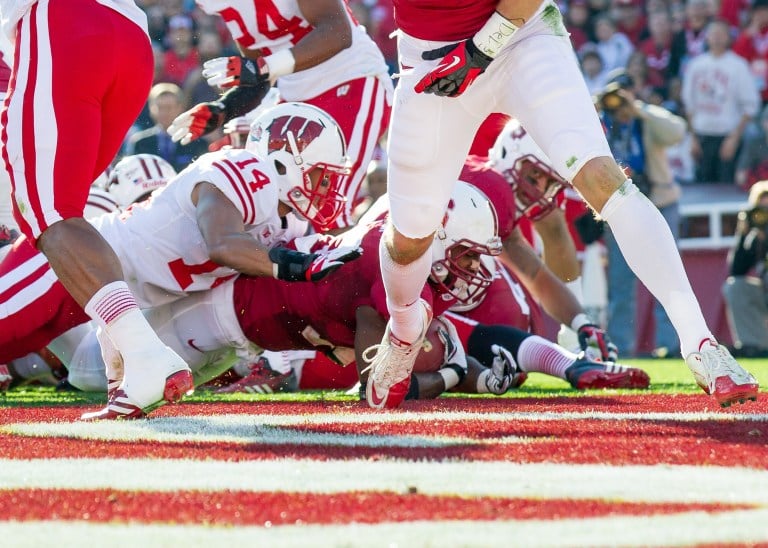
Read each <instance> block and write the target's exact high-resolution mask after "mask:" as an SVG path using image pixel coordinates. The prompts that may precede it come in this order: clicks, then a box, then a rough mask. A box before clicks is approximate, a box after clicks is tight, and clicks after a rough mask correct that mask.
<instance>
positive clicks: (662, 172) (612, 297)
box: [596, 71, 686, 356]
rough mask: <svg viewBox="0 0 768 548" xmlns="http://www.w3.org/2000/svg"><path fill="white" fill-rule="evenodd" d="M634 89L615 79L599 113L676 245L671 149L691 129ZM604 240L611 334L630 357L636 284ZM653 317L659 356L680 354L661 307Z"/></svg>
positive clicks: (609, 239) (622, 75)
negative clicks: (669, 157)
mask: <svg viewBox="0 0 768 548" xmlns="http://www.w3.org/2000/svg"><path fill="white" fill-rule="evenodd" d="M633 86H634V82H633V80H632V77H631V76H629V75H628V74H627V73H626V72H624V71H620V72H617V73H615V74H614V75H613V77H612V78H610V79H609V81H608V84H606V86H605V88H604V89H603V91H602V93H600V94H599V95H598V96H597V98H596V106H597V109H598V113H599V115H600V119H601V120H602V123H603V126H604V127H605V131H606V135H607V137H608V144H609V145H610V147H611V152H612V153H613V155H614V157H615V158H616V160H617V161H618V162H619V164H620V165H621V166H622V167H623V168H624V169H625V171H626V172H627V175H629V176H630V177H631V178H632V180H633V181H634V183H635V184H636V185H637V186H638V188H640V190H641V191H642V192H644V193H645V194H646V195H647V196H648V197H649V198H650V199H651V201H652V202H653V203H654V205H656V207H658V208H659V211H660V212H661V214H662V215H663V216H664V218H665V219H666V221H667V224H668V225H669V227H670V229H671V231H672V235H673V236H674V237H675V239H677V235H678V231H679V224H680V212H679V205H678V200H679V199H680V194H681V190H680V186H679V185H678V184H677V183H676V182H675V181H674V179H673V177H672V173H671V171H670V168H669V163H668V161H667V154H666V149H667V148H669V147H671V146H673V145H675V144H677V143H679V142H680V141H681V140H682V139H683V137H684V135H685V129H686V123H685V120H684V119H683V118H681V117H679V116H676V115H674V114H672V113H671V112H669V111H668V110H666V109H665V108H662V107H659V106H656V105H650V104H647V103H644V102H643V101H640V100H638V99H637V98H636V97H635V95H634V93H633V92H632V88H633ZM604 240H605V245H606V248H607V251H608V272H607V278H608V326H607V328H608V331H609V332H610V333H611V337H612V338H613V339H614V342H615V343H616V345H617V346H618V347H619V348H622V349H626V350H627V352H628V353H629V354H631V353H633V349H635V348H636V325H635V318H636V308H637V295H636V293H637V292H636V289H637V278H636V277H635V275H634V273H633V272H632V271H631V270H630V268H629V266H628V265H627V263H626V261H625V260H624V257H623V256H622V254H621V251H620V250H619V247H618V245H617V244H616V241H615V239H614V237H613V235H612V234H611V232H610V229H609V228H608V226H607V225H606V226H605V237H604ZM654 317H655V320H656V341H655V342H656V347H655V348H656V349H657V350H656V351H654V352H655V354H656V355H659V356H666V355H669V354H673V353H677V352H679V350H680V344H679V341H678V338H677V335H676V334H675V330H674V328H673V327H672V324H671V322H670V321H669V318H668V317H667V315H666V313H665V311H664V309H663V308H662V307H661V305H660V304H659V303H658V302H657V303H656V305H655V308H654Z"/></svg>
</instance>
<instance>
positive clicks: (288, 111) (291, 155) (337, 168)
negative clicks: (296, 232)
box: [245, 102, 350, 228]
mask: <svg viewBox="0 0 768 548" xmlns="http://www.w3.org/2000/svg"><path fill="white" fill-rule="evenodd" d="M245 148H246V150H249V151H251V152H253V153H254V154H255V155H256V156H258V157H259V158H260V159H262V160H264V161H267V162H271V163H272V164H273V165H274V167H275V171H276V172H277V174H278V175H279V179H278V184H279V186H280V201H282V202H284V203H286V204H288V205H290V206H291V207H292V208H293V209H294V210H295V211H296V213H298V214H299V215H301V216H302V217H305V218H307V219H308V220H310V221H312V222H313V223H314V224H315V225H317V226H318V227H320V228H324V227H327V226H329V225H331V223H333V221H334V220H335V219H336V218H337V217H338V216H339V214H340V213H341V212H342V210H343V208H344V203H345V202H346V198H345V197H344V195H343V194H342V193H341V192H340V189H341V187H342V183H343V182H344V180H345V179H346V177H348V176H349V173H350V168H349V160H348V158H347V145H346V142H345V141H344V135H343V134H342V133H341V129H339V126H338V124H336V122H335V121H334V120H333V118H331V116H330V115H329V114H328V113H326V112H325V111H323V110H321V109H319V108H317V107H314V106H312V105H307V104H305V103H293V102H289V103H282V104H279V105H277V106H275V107H272V108H271V109H268V110H266V111H264V112H263V113H261V115H259V116H258V117H257V118H256V119H255V120H254V121H253V124H252V125H251V133H250V135H249V136H248V143H246V145H245ZM315 170H319V173H317V174H316V176H315V173H314V172H315ZM311 175H312V176H315V181H317V182H313V180H312V177H311Z"/></svg>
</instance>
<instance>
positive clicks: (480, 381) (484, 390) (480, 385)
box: [477, 369, 491, 394]
mask: <svg viewBox="0 0 768 548" xmlns="http://www.w3.org/2000/svg"><path fill="white" fill-rule="evenodd" d="M490 374H491V370H490V369H486V370H485V371H483V372H482V373H480V374H479V375H478V376H477V393H478V394H488V392H489V390H488V385H487V384H486V382H485V381H486V379H487V378H488V375H490Z"/></svg>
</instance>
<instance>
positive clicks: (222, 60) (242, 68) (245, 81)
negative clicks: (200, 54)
mask: <svg viewBox="0 0 768 548" xmlns="http://www.w3.org/2000/svg"><path fill="white" fill-rule="evenodd" d="M203 78H205V79H206V80H207V81H208V85H209V86H211V87H218V88H221V89H229V88H233V87H237V86H263V85H264V84H269V67H268V66H267V64H266V63H265V62H264V59H263V58H262V57H259V58H258V59H248V58H246V57H239V56H232V57H216V58H215V59H211V60H210V61H206V62H205V63H203Z"/></svg>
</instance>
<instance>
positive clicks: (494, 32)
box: [472, 11, 520, 59]
mask: <svg viewBox="0 0 768 548" xmlns="http://www.w3.org/2000/svg"><path fill="white" fill-rule="evenodd" d="M519 28H520V27H518V26H517V25H515V24H513V23H512V21H510V20H509V19H507V18H506V17H504V16H503V15H502V14H500V13H499V12H498V11H494V12H493V15H491V17H490V19H488V21H486V23H485V25H483V28H481V29H480V30H479V31H477V33H476V34H475V36H474V37H473V38H472V42H474V43H475V46H477V49H479V50H480V51H481V52H482V53H483V54H485V55H487V56H488V57H490V58H491V59H493V58H495V57H496V55H498V53H499V52H500V51H501V48H503V47H504V46H505V45H506V43H507V42H509V39H510V38H512V35H513V34H515V32H517V30H518V29H519Z"/></svg>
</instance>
